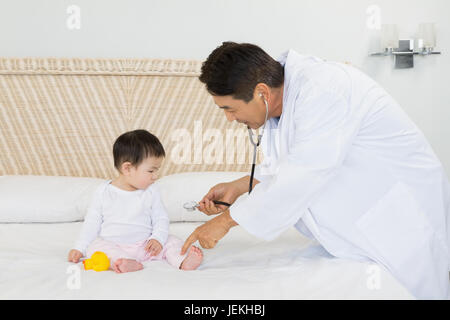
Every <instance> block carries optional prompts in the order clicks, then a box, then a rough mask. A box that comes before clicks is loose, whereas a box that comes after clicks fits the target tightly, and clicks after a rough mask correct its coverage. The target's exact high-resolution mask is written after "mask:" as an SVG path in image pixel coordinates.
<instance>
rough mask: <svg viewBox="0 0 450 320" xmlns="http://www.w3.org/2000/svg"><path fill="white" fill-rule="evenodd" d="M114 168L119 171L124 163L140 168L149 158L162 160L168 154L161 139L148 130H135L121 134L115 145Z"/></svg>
mask: <svg viewBox="0 0 450 320" xmlns="http://www.w3.org/2000/svg"><path fill="white" fill-rule="evenodd" d="M113 156H114V167H115V168H116V169H117V170H119V172H120V166H121V165H122V163H124V162H127V161H129V162H131V165H132V166H134V167H138V166H139V165H140V164H141V163H142V162H143V161H144V160H145V159H147V158H148V157H155V158H161V157H165V156H166V153H165V151H164V147H163V146H162V144H161V142H160V141H159V139H158V138H157V137H156V136H154V135H153V134H151V133H150V132H148V131H147V130H142V129H138V130H133V131H128V132H125V133H123V134H121V135H120V136H119V137H118V138H117V139H116V141H115V142H114V145H113Z"/></svg>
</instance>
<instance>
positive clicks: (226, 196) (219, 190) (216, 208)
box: [197, 182, 240, 216]
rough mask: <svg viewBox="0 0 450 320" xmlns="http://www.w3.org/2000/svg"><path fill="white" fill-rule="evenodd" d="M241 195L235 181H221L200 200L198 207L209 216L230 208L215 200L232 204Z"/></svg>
mask: <svg viewBox="0 0 450 320" xmlns="http://www.w3.org/2000/svg"><path fill="white" fill-rule="evenodd" d="M239 196H240V194H239V189H238V188H237V187H236V185H235V184H234V183H233V182H226V183H219V184H217V185H215V186H214V187H212V188H211V189H209V191H208V193H207V194H206V195H205V196H204V197H203V199H202V200H200V202H199V207H198V208H197V209H198V210H199V211H201V212H203V213H204V214H206V215H208V216H209V215H213V214H218V213H221V212H223V211H224V210H226V209H228V207H227V206H224V205H221V204H215V203H214V202H213V200H219V201H223V202H227V203H229V204H232V203H233V202H235V201H236V199H237V198H238V197H239Z"/></svg>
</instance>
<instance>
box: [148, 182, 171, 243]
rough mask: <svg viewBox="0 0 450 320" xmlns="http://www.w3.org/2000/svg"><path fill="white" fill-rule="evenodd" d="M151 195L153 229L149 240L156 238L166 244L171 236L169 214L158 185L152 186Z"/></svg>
mask: <svg viewBox="0 0 450 320" xmlns="http://www.w3.org/2000/svg"><path fill="white" fill-rule="evenodd" d="M151 197H152V199H151V203H152V204H151V216H150V217H151V220H152V227H153V230H152V234H151V236H150V237H149V238H148V240H150V239H156V240H158V241H159V243H161V245H163V246H164V245H165V244H166V241H167V238H168V236H169V216H168V214H167V211H166V208H165V207H164V204H163V203H162V201H161V194H160V192H159V190H158V189H157V187H156V185H155V186H154V187H153V188H152V193H151Z"/></svg>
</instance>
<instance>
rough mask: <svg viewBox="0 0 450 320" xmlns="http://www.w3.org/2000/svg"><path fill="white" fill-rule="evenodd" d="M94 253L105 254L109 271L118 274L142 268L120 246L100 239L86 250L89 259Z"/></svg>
mask: <svg viewBox="0 0 450 320" xmlns="http://www.w3.org/2000/svg"><path fill="white" fill-rule="evenodd" d="M96 251H101V252H103V253H105V254H106V255H107V256H108V258H109V261H110V267H111V269H112V270H114V271H116V272H118V273H122V272H130V271H137V270H140V269H142V267H143V266H142V264H141V263H139V262H137V261H136V260H134V259H133V258H134V257H133V255H132V254H130V253H129V252H127V250H124V249H123V248H122V247H121V246H120V245H118V244H116V243H113V242H110V241H106V240H103V239H102V238H97V239H96V240H94V241H93V242H92V244H91V245H90V246H89V247H88V248H87V250H86V256H87V257H91V255H92V254H93V253H94V252H96ZM133 261H134V262H136V263H134V262H133Z"/></svg>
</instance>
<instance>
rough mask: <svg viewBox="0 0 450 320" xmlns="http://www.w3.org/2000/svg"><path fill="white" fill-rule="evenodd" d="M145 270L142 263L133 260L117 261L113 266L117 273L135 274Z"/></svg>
mask: <svg viewBox="0 0 450 320" xmlns="http://www.w3.org/2000/svg"><path fill="white" fill-rule="evenodd" d="M143 268H144V266H143V265H142V263H140V262H137V261H136V260H132V259H117V260H116V261H114V264H113V269H114V271H115V272H117V273H124V272H133V271H138V270H141V269H143Z"/></svg>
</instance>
